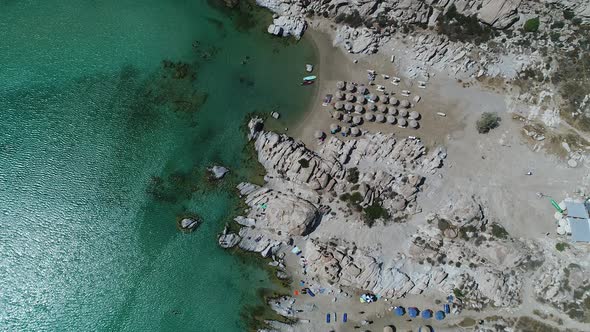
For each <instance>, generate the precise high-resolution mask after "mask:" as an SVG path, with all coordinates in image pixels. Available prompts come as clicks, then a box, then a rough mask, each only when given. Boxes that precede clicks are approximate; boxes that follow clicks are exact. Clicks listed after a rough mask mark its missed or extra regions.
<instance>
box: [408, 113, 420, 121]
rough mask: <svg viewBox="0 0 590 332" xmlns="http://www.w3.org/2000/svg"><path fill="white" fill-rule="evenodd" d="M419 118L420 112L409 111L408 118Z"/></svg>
mask: <svg viewBox="0 0 590 332" xmlns="http://www.w3.org/2000/svg"><path fill="white" fill-rule="evenodd" d="M419 118H420V113H418V112H416V111H411V112H410V119H414V120H418V119H419Z"/></svg>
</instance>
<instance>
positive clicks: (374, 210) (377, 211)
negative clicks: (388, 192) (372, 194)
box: [364, 202, 389, 227]
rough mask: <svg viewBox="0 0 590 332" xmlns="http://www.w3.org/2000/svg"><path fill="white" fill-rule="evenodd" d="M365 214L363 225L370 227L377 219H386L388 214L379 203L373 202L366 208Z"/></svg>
mask: <svg viewBox="0 0 590 332" xmlns="http://www.w3.org/2000/svg"><path fill="white" fill-rule="evenodd" d="M364 212H365V224H367V226H369V227H371V226H373V224H374V223H375V221H376V220H377V219H388V218H389V213H388V212H387V209H385V208H384V207H383V206H381V203H380V202H373V204H371V205H370V206H367V207H366V208H365V210H364Z"/></svg>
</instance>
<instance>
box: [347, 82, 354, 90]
mask: <svg viewBox="0 0 590 332" xmlns="http://www.w3.org/2000/svg"><path fill="white" fill-rule="evenodd" d="M346 90H348V92H355V91H356V86H354V84H352V83H348V84H347V85H346Z"/></svg>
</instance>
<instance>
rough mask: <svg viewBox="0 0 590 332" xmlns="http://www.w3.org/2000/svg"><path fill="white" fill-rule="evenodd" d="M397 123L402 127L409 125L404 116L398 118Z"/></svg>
mask: <svg viewBox="0 0 590 332" xmlns="http://www.w3.org/2000/svg"><path fill="white" fill-rule="evenodd" d="M397 124H398V125H399V126H400V127H405V126H407V125H408V121H407V120H406V119H404V118H398V119H397Z"/></svg>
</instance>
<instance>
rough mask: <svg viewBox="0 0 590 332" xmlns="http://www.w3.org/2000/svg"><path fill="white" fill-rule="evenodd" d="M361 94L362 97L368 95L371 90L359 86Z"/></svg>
mask: <svg viewBox="0 0 590 332" xmlns="http://www.w3.org/2000/svg"><path fill="white" fill-rule="evenodd" d="M359 93H360V94H361V95H366V94H367V93H369V89H367V87H366V86H364V85H361V86H359Z"/></svg>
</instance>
